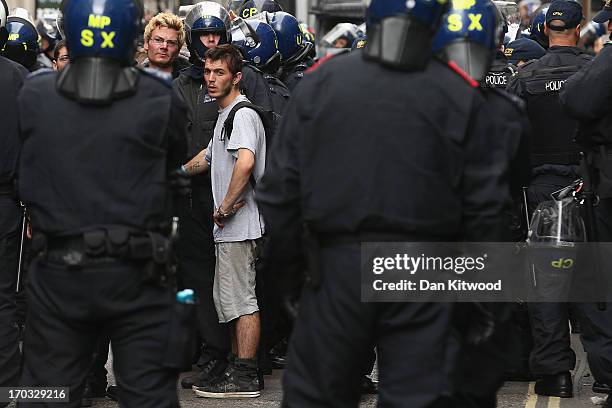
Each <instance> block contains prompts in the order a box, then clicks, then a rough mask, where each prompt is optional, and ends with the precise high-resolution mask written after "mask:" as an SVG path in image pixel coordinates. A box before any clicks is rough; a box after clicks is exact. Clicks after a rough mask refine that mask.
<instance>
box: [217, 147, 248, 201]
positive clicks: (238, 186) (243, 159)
mask: <svg viewBox="0 0 612 408" xmlns="http://www.w3.org/2000/svg"><path fill="white" fill-rule="evenodd" d="M254 167H255V154H253V152H252V151H250V150H248V149H239V150H238V159H237V160H236V164H235V165H234V171H233V172H232V178H231V180H230V184H229V187H228V188H227V193H226V194H225V198H224V199H223V202H222V203H221V206H220V207H219V209H220V210H221V212H223V213H225V212H229V211H231V210H232V208H233V207H234V205H235V204H236V202H237V201H238V199H239V198H240V196H242V194H243V193H244V190H246V188H247V186H248V184H249V180H250V178H251V173H252V172H253V168H254Z"/></svg>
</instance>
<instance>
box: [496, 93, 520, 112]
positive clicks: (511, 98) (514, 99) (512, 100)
mask: <svg viewBox="0 0 612 408" xmlns="http://www.w3.org/2000/svg"><path fill="white" fill-rule="evenodd" d="M489 92H491V93H493V94H495V95H497V96H498V97H500V98H504V99H506V100H507V101H508V102H510V104H511V105H512V106H514V107H515V108H516V110H517V111H519V112H523V111H524V110H525V102H524V101H523V100H522V99H521V98H519V97H518V96H516V95H514V94H512V93H510V92H508V91H505V90H503V89H497V88H489Z"/></svg>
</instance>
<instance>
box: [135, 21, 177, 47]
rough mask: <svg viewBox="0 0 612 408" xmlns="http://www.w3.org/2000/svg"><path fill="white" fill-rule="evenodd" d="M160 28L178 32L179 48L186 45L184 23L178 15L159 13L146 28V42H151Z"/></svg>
mask: <svg viewBox="0 0 612 408" xmlns="http://www.w3.org/2000/svg"><path fill="white" fill-rule="evenodd" d="M160 27H166V28H170V29H172V30H176V32H177V40H178V46H179V48H181V47H182V46H183V45H184V44H185V27H184V26H183V22H182V21H181V19H180V18H179V17H178V16H177V15H175V14H172V13H159V14H158V15H156V16H155V17H153V18H152V19H151V20H149V24H147V26H146V27H145V32H144V40H145V42H149V41H151V35H152V33H153V30H155V29H157V28H160Z"/></svg>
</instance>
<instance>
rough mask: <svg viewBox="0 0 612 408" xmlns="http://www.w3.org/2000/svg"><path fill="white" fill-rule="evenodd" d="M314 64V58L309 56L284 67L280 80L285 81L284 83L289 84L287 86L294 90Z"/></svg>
mask: <svg viewBox="0 0 612 408" xmlns="http://www.w3.org/2000/svg"><path fill="white" fill-rule="evenodd" d="M314 64H315V62H314V60H313V59H312V58H310V57H307V58H306V59H304V60H303V61H300V62H299V63H297V64H295V65H292V66H289V67H283V70H282V72H281V75H280V80H281V81H283V83H284V84H285V85H287V88H289V90H290V91H292V92H293V90H294V89H295V87H296V86H297V84H299V83H300V81H301V80H302V78H304V73H305V72H306V71H308V69H309V68H310V67H312V66H313V65H314Z"/></svg>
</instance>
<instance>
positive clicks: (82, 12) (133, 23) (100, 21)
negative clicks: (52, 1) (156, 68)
mask: <svg viewBox="0 0 612 408" xmlns="http://www.w3.org/2000/svg"><path fill="white" fill-rule="evenodd" d="M143 13H144V11H143V8H142V3H141V2H140V1H139V0H65V1H64V4H63V5H62V15H63V25H64V30H65V34H66V46H67V47H68V49H69V50H70V58H71V59H72V61H78V60H79V59H80V58H91V57H96V58H103V59H109V60H113V61H116V62H118V63H119V64H121V65H122V66H129V65H132V64H133V61H134V52H135V51H136V41H137V39H138V35H139V34H140V32H141V25H142V17H143Z"/></svg>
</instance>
